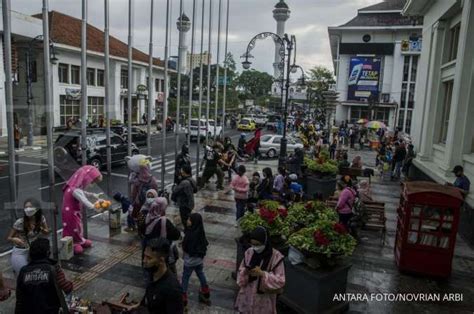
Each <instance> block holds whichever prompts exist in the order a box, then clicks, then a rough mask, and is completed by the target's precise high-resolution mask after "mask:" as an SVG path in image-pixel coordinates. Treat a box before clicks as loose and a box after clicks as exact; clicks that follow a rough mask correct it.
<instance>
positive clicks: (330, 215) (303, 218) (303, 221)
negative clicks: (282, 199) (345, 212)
mask: <svg viewBox="0 0 474 314" xmlns="http://www.w3.org/2000/svg"><path fill="white" fill-rule="evenodd" d="M321 219H323V220H332V221H337V220H338V216H337V213H336V211H335V210H334V209H332V208H329V207H328V206H327V205H326V204H325V203H323V202H321V201H308V202H302V203H294V204H292V205H291V206H290V207H289V208H288V216H287V217H286V218H285V220H284V224H283V229H282V234H283V235H284V236H285V237H287V238H289V237H290V235H292V234H293V233H295V232H297V231H298V230H300V229H302V228H305V227H309V226H310V225H312V224H314V223H315V222H316V221H318V220H321Z"/></svg>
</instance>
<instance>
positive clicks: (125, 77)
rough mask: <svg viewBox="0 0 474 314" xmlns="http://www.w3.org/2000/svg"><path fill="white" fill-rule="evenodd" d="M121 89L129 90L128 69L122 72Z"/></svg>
mask: <svg viewBox="0 0 474 314" xmlns="http://www.w3.org/2000/svg"><path fill="white" fill-rule="evenodd" d="M120 87H121V88H128V70H126V69H122V70H121V71H120Z"/></svg>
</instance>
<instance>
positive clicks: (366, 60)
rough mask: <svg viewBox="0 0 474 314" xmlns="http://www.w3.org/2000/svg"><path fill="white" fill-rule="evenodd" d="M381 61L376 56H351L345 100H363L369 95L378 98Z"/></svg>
mask: <svg viewBox="0 0 474 314" xmlns="http://www.w3.org/2000/svg"><path fill="white" fill-rule="evenodd" d="M381 63H382V59H381V58H377V57H375V58H372V57H352V58H351V63H350V68H349V80H348V94H347V100H355V101H365V100H367V99H368V98H369V96H370V95H372V96H374V97H375V99H378V98H379V84H380V64H381Z"/></svg>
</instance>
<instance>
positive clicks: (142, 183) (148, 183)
mask: <svg viewBox="0 0 474 314" xmlns="http://www.w3.org/2000/svg"><path fill="white" fill-rule="evenodd" d="M130 184H131V186H132V191H131V197H130V199H131V201H132V202H133V208H134V211H135V212H136V213H138V211H139V210H141V208H142V206H143V204H145V202H146V198H147V197H146V194H147V191H149V190H150V189H154V190H155V191H157V190H158V184H157V183H156V180H155V178H154V177H153V175H152V173H151V168H150V166H149V164H144V165H141V166H140V168H139V171H138V174H136V175H135V176H133V177H132V178H131V179H130ZM135 217H136V214H135Z"/></svg>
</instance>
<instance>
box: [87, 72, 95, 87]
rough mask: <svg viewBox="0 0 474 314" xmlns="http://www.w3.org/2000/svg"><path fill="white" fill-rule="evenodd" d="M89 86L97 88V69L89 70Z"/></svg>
mask: <svg viewBox="0 0 474 314" xmlns="http://www.w3.org/2000/svg"><path fill="white" fill-rule="evenodd" d="M87 85H89V86H95V69H94V68H87Z"/></svg>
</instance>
